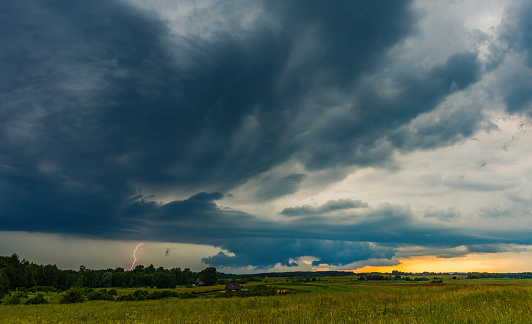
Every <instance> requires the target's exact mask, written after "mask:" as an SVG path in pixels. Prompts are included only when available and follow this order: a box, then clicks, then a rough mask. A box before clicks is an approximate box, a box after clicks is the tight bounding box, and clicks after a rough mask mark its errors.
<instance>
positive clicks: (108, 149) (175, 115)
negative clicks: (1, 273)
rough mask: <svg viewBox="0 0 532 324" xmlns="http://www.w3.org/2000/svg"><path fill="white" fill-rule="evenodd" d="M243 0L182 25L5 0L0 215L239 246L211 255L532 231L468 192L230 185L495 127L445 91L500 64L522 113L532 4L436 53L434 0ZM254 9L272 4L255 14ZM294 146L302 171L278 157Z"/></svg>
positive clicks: (94, 233) (346, 250)
mask: <svg viewBox="0 0 532 324" xmlns="http://www.w3.org/2000/svg"><path fill="white" fill-rule="evenodd" d="M244 2H245V1H244ZM241 5H242V7H241V8H240V7H238V6H237V4H232V3H213V4H212V5H211V6H210V7H209V8H208V9H202V10H199V11H198V12H197V15H196V16H195V15H190V16H188V18H187V19H188V20H187V24H186V26H185V27H183V26H182V25H179V26H181V27H180V28H183V29H181V30H177V31H176V30H175V28H177V27H175V26H174V25H172V23H171V22H170V21H169V20H167V19H166V18H164V17H162V16H161V15H158V14H157V13H156V12H155V11H154V10H144V9H142V8H139V7H137V6H134V5H132V4H130V3H127V2H125V1H103V0H95V1H90V3H84V4H83V5H79V4H76V3H72V2H71V1H65V0H58V1H54V2H53V3H49V2H42V1H36V0H34V1H33V0H30V1H24V2H13V1H6V2H3V3H1V4H0V40H1V42H2V47H1V48H0V70H1V71H2V73H1V75H0V126H1V127H0V192H2V195H1V196H0V206H1V207H0V230H13V231H15V230H16V231H37V232H47V233H68V234H73V235H80V236H87V237H96V238H112V239H132V240H133V239H142V240H153V241H161V242H180V243H198V244H200V243H201V244H211V245H215V246H219V247H221V248H222V249H224V250H226V251H229V252H232V253H234V255H232V254H227V253H224V252H221V253H220V254H218V255H215V256H212V257H209V258H205V259H204V262H205V263H207V264H210V265H217V266H248V265H251V266H256V267H272V266H274V265H276V264H281V265H285V266H291V265H294V264H295V263H297V260H298V258H300V257H303V256H309V257H314V258H317V259H318V261H313V262H314V265H319V264H329V265H338V266H341V265H346V264H349V263H352V262H356V261H361V260H370V259H382V260H390V259H391V258H392V257H393V256H394V255H395V253H396V251H397V249H399V248H401V247H404V246H428V247H434V248H446V247H448V248H453V247H457V246H468V248H467V251H469V252H490V251H497V249H504V248H503V247H505V246H508V245H507V244H513V243H515V244H530V243H531V242H530V240H529V239H528V235H527V233H525V231H524V230H523V231H522V232H521V231H520V230H519V229H516V230H505V231H496V230H494V229H489V228H483V229H471V227H468V228H469V229H465V228H460V227H458V226H453V220H457V219H460V218H462V217H465V215H464V214H462V213H461V212H460V210H459V209H457V208H446V209H438V208H435V207H434V208H432V207H431V208H428V209H426V211H425V213H424V215H423V216H424V217H418V216H416V215H415V214H414V213H413V212H412V211H411V210H410V208H409V207H407V204H408V202H405V205H394V204H379V205H374V206H373V205H371V204H370V203H368V202H364V201H361V200H359V199H357V197H353V198H352V199H338V200H330V201H329V202H327V203H324V204H321V205H308V204H305V205H301V206H285V207H284V208H282V209H279V211H278V212H274V213H272V215H271V217H270V218H268V217H263V216H259V215H254V214H253V213H250V212H244V211H241V210H238V209H234V208H224V207H222V205H221V204H219V203H217V201H219V200H221V199H223V198H224V197H228V196H229V194H230V192H231V190H233V189H235V188H238V187H239V186H242V185H243V184H245V183H248V181H250V180H256V179H259V177H261V176H262V177H261V178H260V179H261V180H260V181H258V180H257V183H258V189H256V191H255V194H254V195H253V196H252V197H251V198H250V199H251V202H250V203H252V204H256V205H261V204H268V203H270V202H272V201H275V200H277V199H282V198H283V197H286V196H289V195H292V194H294V193H297V192H298V191H299V190H300V189H301V187H302V185H303V183H304V181H305V180H307V179H309V177H310V175H311V174H313V173H320V172H322V173H324V174H327V172H330V173H331V174H332V173H335V172H336V174H345V172H346V171H345V170H348V169H349V168H354V167H360V168H362V167H368V166H371V167H380V168H392V167H393V155H394V152H402V153H403V154H408V153H409V152H414V151H419V150H432V149H437V148H441V147H446V146H450V145H453V144H456V143H459V142H460V141H462V140H464V139H466V138H471V137H472V136H474V135H475V134H476V133H477V132H479V131H481V130H486V129H488V130H489V129H490V127H493V125H492V124H491V123H490V122H489V120H487V119H486V118H487V117H486V115H485V114H484V113H483V110H482V107H478V106H468V105H459V104H452V103H450V102H449V100H450V99H449V98H450V97H452V96H456V95H457V94H459V93H463V92H464V91H468V90H470V89H471V88H472V87H475V85H477V84H479V83H480V82H483V80H484V78H485V76H486V75H492V74H495V75H496V76H498V79H497V80H498V81H496V82H494V84H497V93H498V94H499V95H500V96H501V98H503V102H504V105H505V109H506V113H508V114H510V115H511V114H514V115H523V116H526V115H527V114H529V113H530V111H531V107H532V106H531V101H532V95H531V94H532V91H531V90H532V81H531V79H530V73H529V72H530V71H531V70H530V69H532V52H531V49H532V38H531V36H530V35H532V32H530V31H531V23H530V20H529V19H528V17H530V15H531V14H532V5H531V4H529V3H526V2H516V3H515V4H513V5H512V7H509V8H508V9H507V11H506V16H505V17H506V19H505V20H504V21H503V22H502V23H501V25H500V26H499V27H498V28H497V30H496V31H495V32H494V34H493V35H484V34H482V32H480V31H479V33H480V34H479V35H480V36H478V35H477V36H478V38H479V39H484V40H489V39H491V43H489V45H491V46H488V54H485V53H482V55H483V56H482V55H481V53H479V51H478V49H475V48H463V49H460V50H457V51H455V52H451V53H448V55H445V57H444V58H443V59H440V60H430V59H429V58H427V59H426V60H425V61H424V62H422V63H420V62H418V61H417V60H415V59H414V58H411V57H410V56H409V54H410V51H408V50H407V49H405V48H407V45H408V41H409V40H410V39H412V37H415V35H417V34H418V33H419V28H420V27H419V22H420V21H421V20H422V19H423V15H422V13H421V12H418V11H416V9H415V8H414V7H415V6H413V5H412V2H411V1H406V0H401V1H393V2H389V1H386V2H385V1H374V2H371V3H368V2H367V1H337V2H335V4H334V5H331V4H330V2H326V1H317V0H313V1H296V0H290V1H283V2H279V3H277V2H265V3H257V2H253V1H249V2H245V5H244V4H241ZM242 8H243V9H242ZM244 9H246V10H249V12H260V14H257V15H256V16H254V17H253V19H252V22H249V21H248V20H249V19H251V18H249V17H248V15H247V13H248V12H247V11H246V12H243V11H242V10H244ZM251 9H253V10H251ZM202 17H204V18H209V19H203V18H202ZM213 17H224V18H223V19H222V18H217V19H218V20H215V19H214V18H213ZM206 21H207V22H210V23H206ZM490 37H491V38H490ZM486 42H487V41H486ZM496 45H497V46H496ZM481 56H482V57H487V59H484V60H481ZM412 57H413V56H412ZM512 62H514V63H515V62H517V63H515V64H514V63H512ZM512 64H513V65H512ZM405 66H411V68H405ZM515 66H519V67H521V68H520V69H516V70H517V72H516V73H510V72H512V71H511V70H508V71H507V72H505V71H506V70H502V69H503V68H508V69H510V68H514V67H515ZM490 73H491V74H490ZM509 81H511V82H509ZM444 103H447V104H446V105H444ZM442 105H444V106H445V107H447V108H448V109H443V108H442ZM290 161H292V162H293V163H294V164H297V165H299V166H300V169H302V170H303V171H301V170H299V171H297V172H289V173H287V174H282V175H270V176H263V175H264V174H265V173H267V172H269V171H271V170H274V169H275V168H278V167H280V166H282V165H283V164H285V163H288V162H290ZM323 181H324V182H327V181H326V180H323ZM172 194H173V195H172ZM160 196H165V197H171V198H169V199H165V200H164V201H163V199H159V197H160ZM176 197H181V198H179V199H178V198H176ZM435 221H436V222H440V221H441V223H435ZM443 223H444V224H445V226H442V225H441V224H443ZM168 253H169V252H168ZM383 262H385V261H383Z"/></svg>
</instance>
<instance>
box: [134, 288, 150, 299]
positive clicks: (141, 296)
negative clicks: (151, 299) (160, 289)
mask: <svg viewBox="0 0 532 324" xmlns="http://www.w3.org/2000/svg"><path fill="white" fill-rule="evenodd" d="M149 294H150V293H149V292H148V291H147V290H136V291H135V292H134V293H133V296H134V297H135V299H137V300H144V299H146V296H148V295H149Z"/></svg>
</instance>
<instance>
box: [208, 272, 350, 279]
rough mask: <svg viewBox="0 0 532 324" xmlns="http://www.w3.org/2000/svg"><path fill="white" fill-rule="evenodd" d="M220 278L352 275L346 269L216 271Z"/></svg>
mask: <svg viewBox="0 0 532 324" xmlns="http://www.w3.org/2000/svg"><path fill="white" fill-rule="evenodd" d="M218 275H219V278H220V279H234V278H238V279H246V280H247V281H262V279H264V278H286V277H290V278H306V277H311V278H313V277H316V278H319V277H343V276H352V275H353V273H352V272H347V271H290V272H264V273H252V274H232V273H223V272H219V273H218Z"/></svg>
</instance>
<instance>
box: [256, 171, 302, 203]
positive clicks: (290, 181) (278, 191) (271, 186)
mask: <svg viewBox="0 0 532 324" xmlns="http://www.w3.org/2000/svg"><path fill="white" fill-rule="evenodd" d="M305 177H306V175H305V174H291V175H288V176H286V177H282V178H281V179H272V178H270V177H266V178H265V179H263V180H262V181H261V183H260V188H259V190H258V192H257V195H256V197H257V198H258V199H259V200H262V201H267V200H272V199H275V198H279V197H283V196H286V195H290V194H293V193H295V192H297V190H298V188H299V184H300V183H301V181H303V180H304V179H305Z"/></svg>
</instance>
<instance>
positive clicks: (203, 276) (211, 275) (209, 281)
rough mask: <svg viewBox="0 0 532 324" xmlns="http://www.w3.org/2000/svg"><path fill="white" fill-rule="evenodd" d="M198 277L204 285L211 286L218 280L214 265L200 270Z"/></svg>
mask: <svg viewBox="0 0 532 324" xmlns="http://www.w3.org/2000/svg"><path fill="white" fill-rule="evenodd" d="M199 279H200V280H201V281H203V282H204V283H205V284H206V285H208V286H212V285H214V284H215V283H216V282H217V281H218V272H217V271H216V268H214V267H209V268H206V269H204V270H202V271H201V272H200V274H199Z"/></svg>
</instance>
